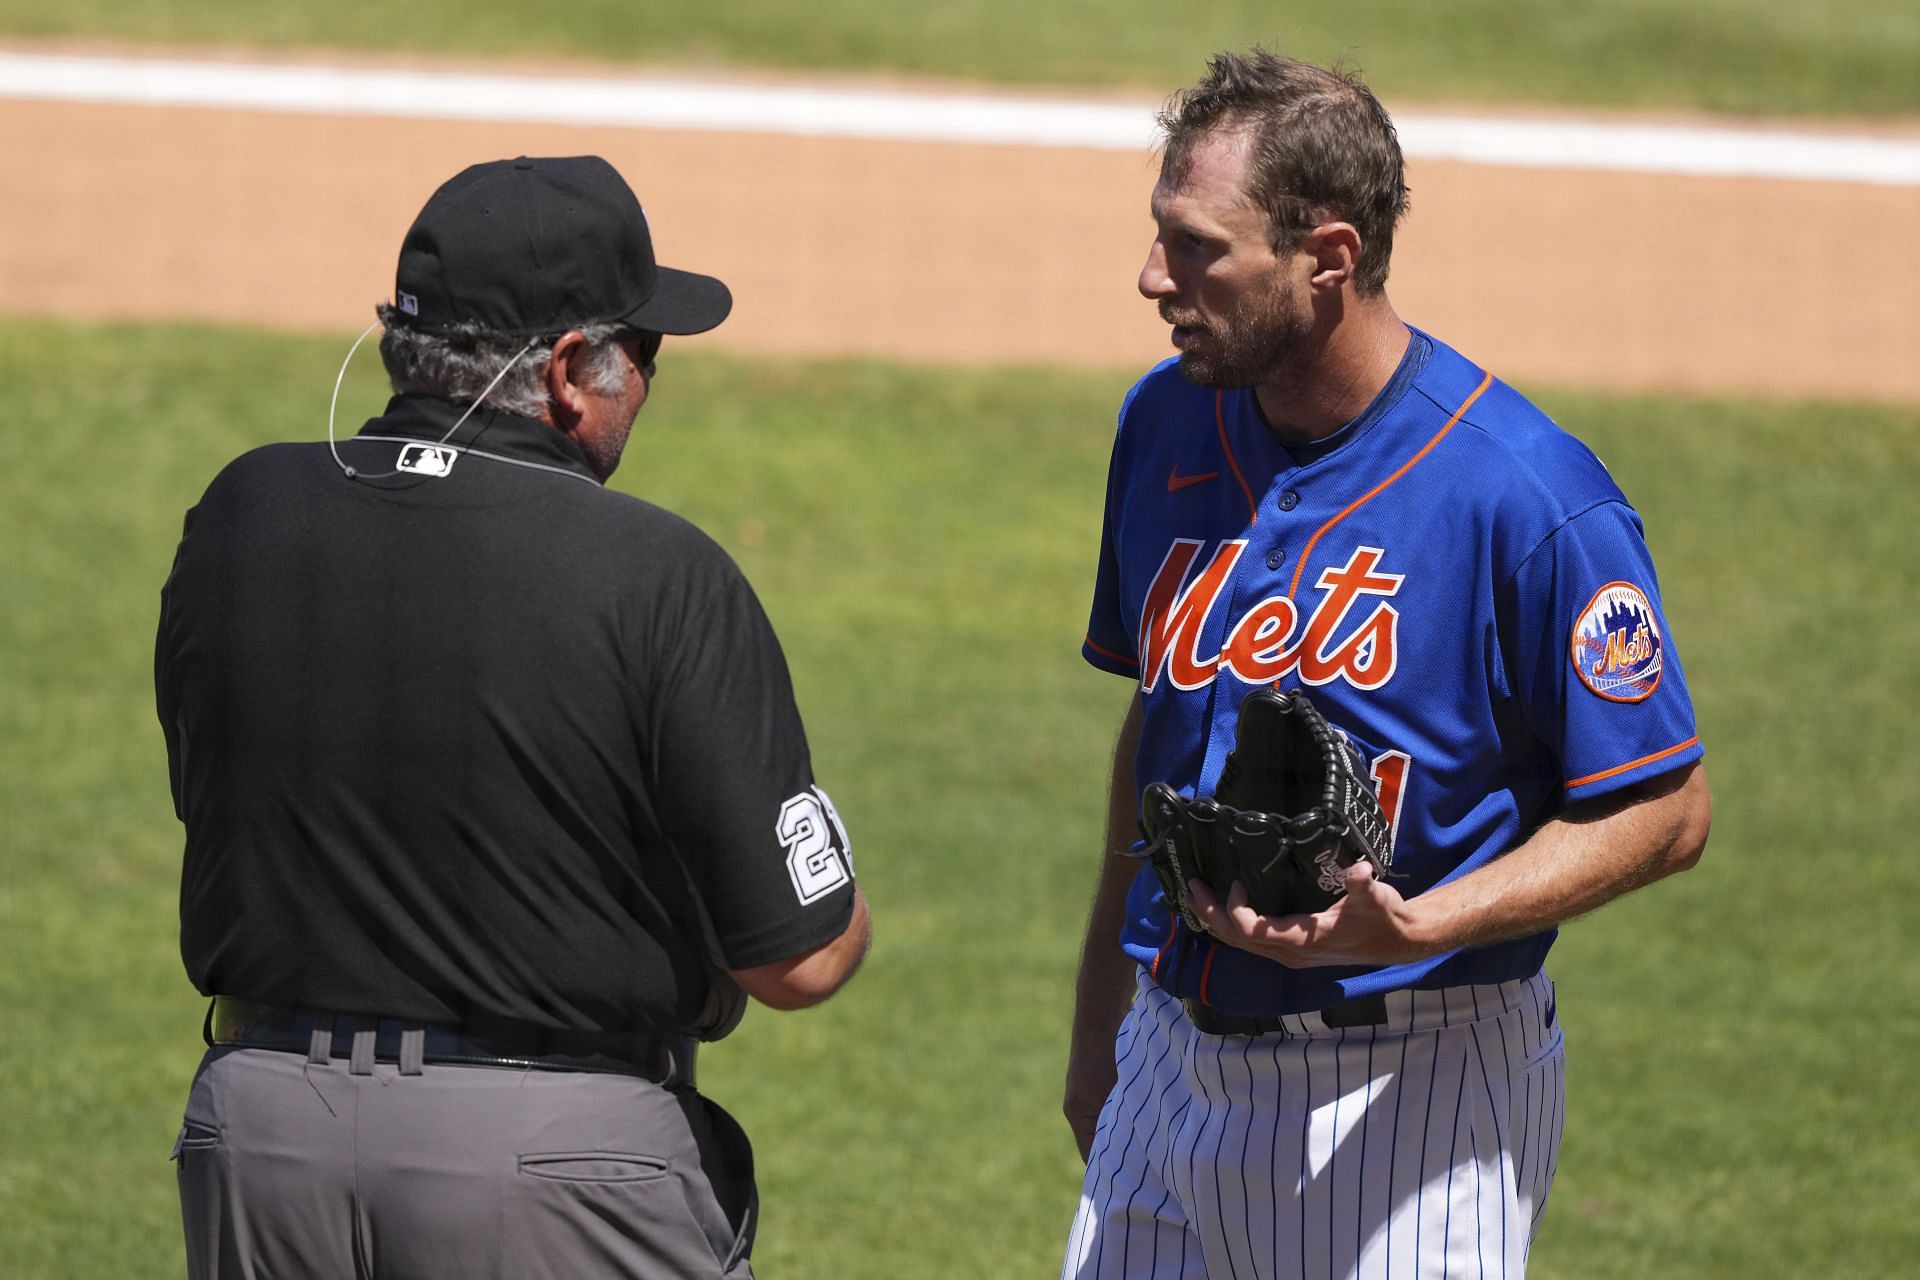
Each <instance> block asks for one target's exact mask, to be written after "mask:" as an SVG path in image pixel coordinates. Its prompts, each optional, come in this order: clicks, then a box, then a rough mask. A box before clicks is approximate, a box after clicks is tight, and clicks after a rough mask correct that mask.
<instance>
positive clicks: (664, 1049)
mask: <svg viewBox="0 0 1920 1280" xmlns="http://www.w3.org/2000/svg"><path fill="white" fill-rule="evenodd" d="M206 1040H207V1043H208V1044H211V1045H223V1046H228V1047H232V1048H240V1049H278V1050H282V1051H286V1052H292V1053H304V1054H306V1055H307V1056H308V1058H309V1059H310V1060H312V1061H325V1060H326V1059H328V1058H347V1059H349V1060H351V1061H352V1063H353V1064H354V1070H355V1071H357V1072H359V1073H360V1074H365V1073H366V1072H369V1071H371V1070H372V1064H373V1063H375V1062H394V1063H398V1064H399V1065H400V1070H401V1072H402V1073H403V1074H418V1073H419V1068H420V1065H421V1064H422V1063H426V1062H441V1063H455V1064H461V1065H466V1066H479V1067H521V1068H528V1069H533V1070H538V1071H611V1072H616V1073H619V1074H621V1075H631V1076H640V1077H642V1078H643V1079H647V1080H652V1081H654V1082H655V1083H658V1084H686V1085H691V1084H692V1083H693V1057H694V1040H693V1037H691V1036H686V1035H662V1034H660V1033H659V1032H655V1031H571V1030H565V1029H562V1028H558V1027H545V1026H541V1025H539V1024H538V1023H533V1022H522V1021H519V1020H518V1019H514V1018H496V1017H491V1016H481V1017H478V1018H475V1019H473V1020H471V1021H470V1022H469V1023H468V1024H467V1025H465V1026H460V1027H449V1026H441V1025H437V1024H435V1023H426V1022H411V1021H407V1020H405V1019H401V1018H375V1017H370V1016H367V1015H363V1014H353V1013H326V1012H322V1011H319V1010H313V1009H287V1008H281V1007H278V1006H274V1005H264V1004H254V1003H253V1002H251V1001H248V1000H236V999H234V998H233V997H232V996H215V997H214V998H213V1007H212V1008H211V1009H210V1010H209V1011H208V1013H207V1025H206Z"/></svg>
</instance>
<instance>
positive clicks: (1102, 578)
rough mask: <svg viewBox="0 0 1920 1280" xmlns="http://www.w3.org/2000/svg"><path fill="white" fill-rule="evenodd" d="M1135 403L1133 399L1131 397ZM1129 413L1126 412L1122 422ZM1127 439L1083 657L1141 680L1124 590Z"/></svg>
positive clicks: (1117, 459)
mask: <svg viewBox="0 0 1920 1280" xmlns="http://www.w3.org/2000/svg"><path fill="white" fill-rule="evenodd" d="M1129 403H1131V397H1129ZM1124 421H1125V411H1124V410H1123V411H1122V422H1123V423H1124ZM1124 441H1125V437H1124V435H1116V436H1115V439H1114V445H1113V457H1112V460H1111V461H1110V462H1109V464H1108V466H1107V504H1106V511H1105V514H1104V515H1103V516H1102V517H1101V524H1100V563H1099V566H1098V568H1097V569H1096V570H1095V572H1094V579H1093V608H1092V610H1091V612H1090V614H1089V615H1088V618H1087V638H1086V639H1085V640H1084V641H1083V642H1082V643H1081V645H1080V656H1081V657H1083V658H1085V659H1086V660H1087V661H1088V662H1089V663H1091V664H1092V665H1093V666H1095V667H1098V668H1099V669H1100V670H1102V671H1110V672H1112V673H1113V674H1114V675H1117V676H1127V677H1129V678H1132V679H1138V678H1139V676H1140V655H1139V653H1138V652H1137V646H1136V643H1135V640H1134V636H1133V632H1132V629H1131V628H1130V627H1129V626H1128V625H1127V611H1126V607H1125V603H1124V600H1123V598H1122V594H1121V589H1120V541H1119V535H1118V528H1119V524H1120V515H1121V508H1120V504H1121V502H1122V472H1123V471H1124V470H1125V466H1126V463H1125V457H1124V454H1123V451H1122V446H1123V444H1124Z"/></svg>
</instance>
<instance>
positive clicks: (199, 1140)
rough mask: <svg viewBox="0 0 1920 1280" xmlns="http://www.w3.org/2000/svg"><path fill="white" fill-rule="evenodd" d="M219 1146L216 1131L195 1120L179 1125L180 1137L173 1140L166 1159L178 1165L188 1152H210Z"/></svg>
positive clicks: (218, 1132) (218, 1133) (218, 1135)
mask: <svg viewBox="0 0 1920 1280" xmlns="http://www.w3.org/2000/svg"><path fill="white" fill-rule="evenodd" d="M219 1145H220V1131H219V1130H218V1129H216V1128H214V1127H213V1126H212V1125H209V1124H201V1123H200V1122H199V1121H197V1120H188V1121H185V1122H184V1123H182V1124H181V1126H180V1136H179V1137H177V1138H175V1139H174V1140H173V1150H172V1152H170V1153H169V1154H168V1156H167V1159H169V1160H172V1161H174V1162H175V1163H178V1162H179V1161H181V1160H183V1159H185V1158H186V1155H187V1153H188V1152H189V1151H212V1150H213V1149H215V1148H216V1147H218V1146H219Z"/></svg>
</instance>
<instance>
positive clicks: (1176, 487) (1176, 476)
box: [1167, 462, 1220, 493]
mask: <svg viewBox="0 0 1920 1280" xmlns="http://www.w3.org/2000/svg"><path fill="white" fill-rule="evenodd" d="M1219 478H1220V473H1219V472H1218V471H1203V472H1201V473H1200V474H1199V475H1197V476H1183V475H1181V474H1180V464H1179V463H1177V462H1176V463H1174V464H1173V470H1172V471H1169V472H1168V473H1167V492H1168V493H1178V492H1180V491H1181V490H1182V489H1186V488H1190V487H1192V486H1193V485H1196V484H1205V483H1206V482H1207V481H1209V480H1218V479H1219Z"/></svg>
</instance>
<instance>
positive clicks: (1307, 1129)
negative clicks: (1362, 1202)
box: [1294, 1039, 1313, 1278]
mask: <svg viewBox="0 0 1920 1280" xmlns="http://www.w3.org/2000/svg"><path fill="white" fill-rule="evenodd" d="M1312 1044H1313V1041H1311V1040H1307V1039H1302V1040H1301V1041H1300V1083H1301V1087H1302V1088H1304V1089H1305V1090H1306V1093H1307V1099H1306V1105H1305V1106H1303V1107H1301V1108H1300V1172H1299V1178H1298V1181H1297V1182H1296V1183H1295V1184H1294V1185H1295V1187H1296V1188H1297V1195H1298V1196H1299V1200H1300V1275H1301V1276H1302V1277H1303V1278H1304V1277H1305V1276H1306V1274H1307V1167H1308V1165H1309V1164H1310V1163H1311V1162H1312V1160H1313V1062H1312V1060H1311V1059H1310V1058H1309V1057H1308V1053H1307V1051H1308V1048H1309V1047H1310V1046H1311V1045H1312Z"/></svg>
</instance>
